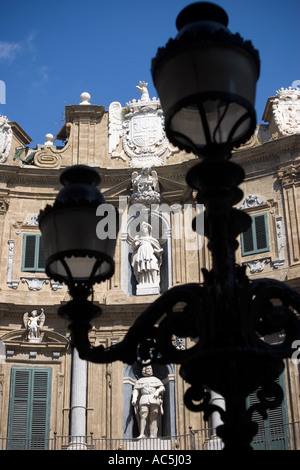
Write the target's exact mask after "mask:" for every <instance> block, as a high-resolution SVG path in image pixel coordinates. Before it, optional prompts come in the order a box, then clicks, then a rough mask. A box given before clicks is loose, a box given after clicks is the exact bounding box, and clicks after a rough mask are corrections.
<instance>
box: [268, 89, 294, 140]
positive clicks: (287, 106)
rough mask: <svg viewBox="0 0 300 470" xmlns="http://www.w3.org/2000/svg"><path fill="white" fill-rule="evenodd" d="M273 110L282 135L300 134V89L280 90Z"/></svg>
mask: <svg viewBox="0 0 300 470" xmlns="http://www.w3.org/2000/svg"><path fill="white" fill-rule="evenodd" d="M272 109H273V115H274V120H275V123H276V124H277V126H278V130H279V132H280V134H282V135H292V134H300V88H292V87H289V88H281V89H280V90H278V91H277V92H276V98H275V99H274V101H273V105H272Z"/></svg>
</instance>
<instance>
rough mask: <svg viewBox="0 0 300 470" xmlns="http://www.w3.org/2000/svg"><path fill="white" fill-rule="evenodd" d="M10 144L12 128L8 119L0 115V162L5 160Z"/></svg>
mask: <svg viewBox="0 0 300 470" xmlns="http://www.w3.org/2000/svg"><path fill="white" fill-rule="evenodd" d="M11 144H12V129H11V127H10V125H9V122H8V119H7V118H6V117H5V116H0V163H4V162H6V160H7V159H8V156H9V152H10V148H11Z"/></svg>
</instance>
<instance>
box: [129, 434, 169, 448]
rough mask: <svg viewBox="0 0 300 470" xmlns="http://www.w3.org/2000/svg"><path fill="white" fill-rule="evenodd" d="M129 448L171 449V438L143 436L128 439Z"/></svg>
mask: <svg viewBox="0 0 300 470" xmlns="http://www.w3.org/2000/svg"><path fill="white" fill-rule="evenodd" d="M126 449H127V450H171V449H172V443H171V439H159V438H150V437H149V438H147V437H146V438H143V439H136V440H133V441H128V442H127V443H126Z"/></svg>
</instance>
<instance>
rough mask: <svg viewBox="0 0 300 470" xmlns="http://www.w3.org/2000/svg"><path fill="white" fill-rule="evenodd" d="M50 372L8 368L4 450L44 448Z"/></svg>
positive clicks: (47, 436)
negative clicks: (7, 411) (8, 392)
mask: <svg viewBox="0 0 300 470" xmlns="http://www.w3.org/2000/svg"><path fill="white" fill-rule="evenodd" d="M50 390H51V369H50V368H42V367H12V369H11V385H10V402H9V403H10V406H9V421H8V435H7V438H8V441H7V449H8V450H38V449H47V448H48V439H49V428H50V422H49V420H50Z"/></svg>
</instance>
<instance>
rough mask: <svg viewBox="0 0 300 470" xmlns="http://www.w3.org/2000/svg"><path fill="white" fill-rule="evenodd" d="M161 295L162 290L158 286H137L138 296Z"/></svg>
mask: <svg viewBox="0 0 300 470" xmlns="http://www.w3.org/2000/svg"><path fill="white" fill-rule="evenodd" d="M159 293H160V289H159V286H156V285H154V284H153V285H151V284H150V285H148V286H145V285H143V284H142V285H139V284H138V285H137V286H136V295H153V294H159Z"/></svg>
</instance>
